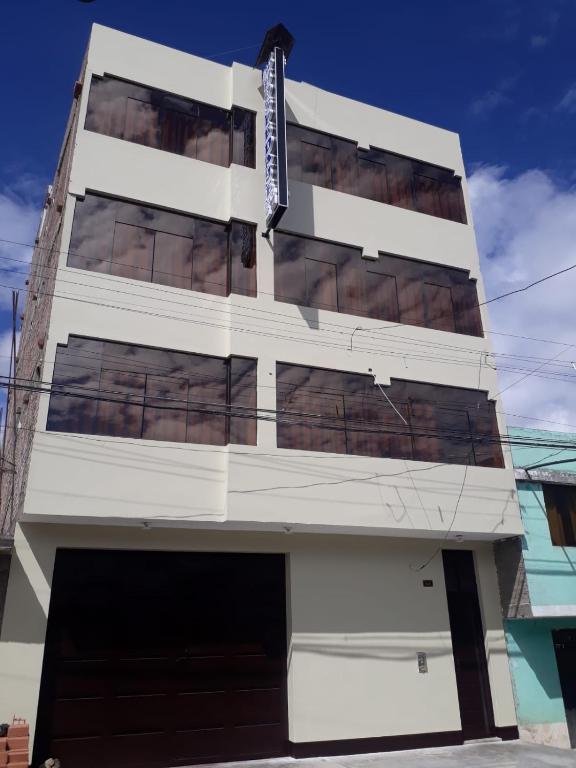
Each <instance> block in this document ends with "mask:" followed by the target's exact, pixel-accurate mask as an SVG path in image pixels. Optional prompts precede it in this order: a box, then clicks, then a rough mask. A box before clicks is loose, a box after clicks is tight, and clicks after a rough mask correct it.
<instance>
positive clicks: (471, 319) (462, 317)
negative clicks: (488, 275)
mask: <svg viewBox="0 0 576 768" xmlns="http://www.w3.org/2000/svg"><path fill="white" fill-rule="evenodd" d="M452 302H453V304H454V316H455V322H456V331H457V332H458V333H466V334H468V335H469V336H482V335H483V331H482V319H481V316H480V307H479V306H478V292H477V290H476V281H474V280H467V281H466V282H463V283H460V284H454V285H453V286H452Z"/></svg>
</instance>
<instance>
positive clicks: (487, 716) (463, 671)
mask: <svg viewBox="0 0 576 768" xmlns="http://www.w3.org/2000/svg"><path fill="white" fill-rule="evenodd" d="M442 559H443V561H444V578H445V581H446V594H447V598H448V613H449V616H450V630H451V633H452V652H453V654H454V666H455V668H456V684H457V687H458V700H459V702H460V719H461V721H462V732H463V736H464V739H482V738H486V737H489V736H493V735H494V733H495V730H494V714H493V710H492V695H491V692H490V680H489V678H488V666H487V663H486V650H485V646H484V630H483V627H482V616H481V613H480V603H479V600H478V588H477V586H476V572H475V568H474V555H473V553H472V552H469V551H466V550H444V551H443V552H442Z"/></svg>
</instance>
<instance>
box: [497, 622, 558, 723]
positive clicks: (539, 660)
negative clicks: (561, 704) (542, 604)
mask: <svg viewBox="0 0 576 768" xmlns="http://www.w3.org/2000/svg"><path fill="white" fill-rule="evenodd" d="M559 623H560V620H559V621H558V622H554V623H550V622H548V621H543V620H541V619H540V620H538V621H530V620H523V619H518V620H516V621H514V620H511V621H507V622H506V629H507V631H508V632H509V634H510V636H511V637H512V639H513V643H514V644H513V645H511V644H509V648H508V655H509V657H510V660H511V662H512V663H513V666H514V662H515V661H520V660H522V659H523V660H524V661H525V663H526V664H527V665H528V667H529V668H530V670H531V671H532V672H533V674H534V675H535V676H536V678H537V680H538V683H539V685H540V686H541V688H542V690H543V691H544V693H545V694H546V696H547V697H548V699H556V700H559V701H562V689H561V688H560V678H559V676H558V667H557V664H556V655H555V653H554V643H553V640H552V630H553V629H555V628H556V627H557V625H558V624H559ZM514 646H516V647H514ZM517 674H521V672H519V671H518V669H517V668H516V672H515V677H516V675H517ZM519 695H521V692H520V691H519ZM519 703H520V706H521V707H522V705H523V704H524V706H526V705H528V706H533V707H535V708H536V707H537V706H538V702H537V701H535V700H533V701H531V702H529V703H528V702H519Z"/></svg>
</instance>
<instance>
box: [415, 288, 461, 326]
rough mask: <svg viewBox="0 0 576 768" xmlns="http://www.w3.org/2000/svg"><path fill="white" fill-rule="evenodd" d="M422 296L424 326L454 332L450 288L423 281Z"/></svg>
mask: <svg viewBox="0 0 576 768" xmlns="http://www.w3.org/2000/svg"><path fill="white" fill-rule="evenodd" d="M423 296H424V311H425V313H426V327H427V328H436V329H437V330H439V331H450V332H452V333H454V331H455V330H456V328H455V322H454V306H453V304H452V289H451V288H448V287H447V286H444V285H434V284H432V283H424V284H423Z"/></svg>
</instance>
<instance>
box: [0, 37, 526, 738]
mask: <svg viewBox="0 0 576 768" xmlns="http://www.w3.org/2000/svg"><path fill="white" fill-rule="evenodd" d="M288 71H289V70H288ZM104 73H106V74H110V75H113V76H115V77H118V78H122V79H125V80H129V81H133V82H136V83H140V84H143V85H146V86H150V87H155V88H158V89H162V90H164V91H168V92H171V93H175V94H178V95H180V96H183V97H188V98H192V99H195V100H198V101H201V102H205V103H207V104H211V105H214V106H218V107H222V108H226V109H230V108H231V107H232V106H233V105H237V106H241V107H243V108H246V109H249V110H253V111H254V112H256V113H257V121H256V125H257V135H256V169H255V170H254V169H250V168H245V167H241V166H238V165H231V166H230V168H224V167H220V166H217V165H212V164H209V163H205V162H201V161H198V160H194V159H189V158H186V157H182V156H178V155H174V154H170V153H168V152H162V151H159V150H156V149H151V148H148V147H145V146H141V145H138V144H133V143H129V142H126V141H121V140H119V139H115V138H111V137H108V136H104V135H100V134H97V133H94V132H90V131H87V130H84V129H83V128H82V126H83V125H84V116H85V112H86V107H87V100H88V94H89V90H90V79H91V77H92V76H93V75H103V74H104ZM286 93H287V113H288V119H289V120H290V121H293V122H298V123H300V124H302V125H303V126H306V127H308V128H311V129H315V130H319V131H323V132H326V133H329V134H334V135H337V136H341V137H345V138H347V139H351V140H354V141H357V142H358V143H359V146H361V147H368V146H370V145H372V146H376V147H381V148H384V149H386V150H389V151H391V152H395V153H398V154H400V155H406V156H409V157H412V158H417V159H420V160H422V161H425V162H427V163H432V164H436V165H438V166H442V167H445V168H450V169H454V170H455V172H456V174H458V175H461V176H462V178H463V182H462V183H463V190H464V199H465V204H466V214H467V220H468V222H471V221H472V213H471V210H470V205H469V199H468V193H467V187H466V181H465V172H464V166H463V161H462V157H461V152H460V145H459V140H458V136H457V135H455V134H453V133H450V132H448V131H445V130H441V129H439V128H435V127H431V126H428V125H424V124H422V123H419V122H417V121H414V120H410V119H408V118H405V117H400V116H398V115H394V114H391V113H389V112H386V111H383V110H381V109H376V108H374V107H371V106H367V105H365V104H361V103H358V102H354V101H351V100H349V99H345V98H342V97H340V96H336V95H334V94H331V93H327V92H325V91H322V90H320V89H318V88H315V87H314V86H311V85H308V84H306V83H297V82H293V81H288V82H287V87H286ZM78 124H79V128H78V130H77V132H76V134H75V136H73V141H74V151H73V160H72V168H71V175H70V183H69V190H68V195H67V199H66V204H65V207H64V212H63V227H62V242H61V251H62V253H61V254H60V257H59V266H58V272H57V279H56V285H55V289H54V294H55V297H54V300H53V306H52V313H51V318H50V325H49V332H48V336H47V339H46V345H45V365H44V370H43V374H42V378H43V380H44V381H50V380H51V377H52V368H53V363H54V359H55V354H56V347H57V345H58V344H66V343H67V341H68V336H69V335H78V336H86V337H93V338H100V339H107V340H118V341H121V342H124V343H130V344H135V345H149V346H157V347H161V348H169V349H173V350H181V351H185V352H194V353H203V354H211V355H218V356H222V357H224V356H227V355H230V354H234V355H240V356H249V357H255V358H257V359H258V407H259V408H263V409H271V410H274V409H275V408H276V391H275V367H276V362H277V361H282V362H286V363H294V364H304V365H310V366H318V367H325V368H331V369H335V370H342V371H349V372H356V373H364V374H365V373H367V372H368V371H369V370H372V371H373V372H374V374H375V376H376V380H377V381H378V382H380V383H382V384H388V383H390V379H391V378H399V379H409V380H413V381H419V382H430V383H435V384H440V385H451V386H459V387H466V388H470V389H474V388H479V389H482V390H486V391H487V392H488V396H489V398H494V397H495V396H496V394H497V380H496V373H495V371H494V369H493V368H492V367H491V366H489V365H486V364H485V358H484V353H490V351H491V347H490V343H489V341H488V339H487V338H479V337H472V336H465V335H456V334H450V333H447V332H442V331H435V330H431V329H427V328H420V327H414V326H407V325H404V326H400V327H399V326H398V325H396V324H392V323H387V322H383V321H377V320H370V321H369V320H366V319H365V318H358V317H353V316H350V315H345V314H335V313H332V312H328V311H325V310H315V309H306V308H299V307H297V306H294V305H291V304H286V303H278V302H276V301H275V300H274V275H273V268H274V265H273V251H272V248H273V240H274V234H273V233H272V235H271V241H268V240H266V239H264V238H262V237H260V234H261V233H262V232H263V231H264V229H265V215H264V170H263V153H262V144H263V119H262V94H261V73H260V71H259V70H256V69H251V68H249V67H246V66H243V65H238V64H234V65H233V66H232V67H226V66H222V65H219V64H216V63H213V62H210V61H206V60H203V59H200V58H197V57H195V56H192V55H189V54H185V53H181V52H178V51H174V50H172V49H169V48H166V47H163V46H160V45H156V44H154V43H151V42H147V41H144V40H141V39H138V38H135V37H132V36H130V35H126V34H124V33H120V32H117V31H114V30H111V29H107V28H105V27H101V26H98V25H96V26H94V28H93V31H92V36H91V40H90V46H89V49H88V54H87V62H86V71H85V76H84V82H83V90H82V95H81V101H80V114H79V123H78ZM87 191H88V192H96V193H101V194H105V195H111V196H115V197H121V198H125V199H128V200H133V201H138V202H141V203H143V204H150V205H154V206H160V207H163V208H167V209H173V210H176V211H179V212H185V213H190V214H194V215H198V216H204V217H209V218H212V219H217V220H219V221H228V220H229V219H230V218H234V219H239V220H244V221H249V222H254V223H257V225H258V230H257V232H258V236H257V270H258V272H257V276H258V297H257V298H246V297H241V296H238V295H234V294H232V295H230V296H229V297H226V298H224V297H219V296H211V295H208V294H203V293H195V292H191V291H188V290H184V289H177V288H171V287H165V286H162V287H160V286H158V285H153V284H149V283H145V282H137V281H134V280H130V279H123V278H118V277H115V278H111V277H110V276H104V275H101V274H98V273H93V272H88V271H84V270H80V269H74V268H71V267H67V266H66V258H67V251H68V246H69V242H70V233H71V229H72V221H73V215H74V202H75V198H76V196H83V195H84V194H85V193H86V192H87ZM282 228H283V229H285V230H288V231H293V232H295V233H301V234H305V235H311V236H314V237H318V238H325V239H328V240H333V241H337V242H340V243H344V244H350V245H354V246H358V247H361V248H362V249H363V251H364V253H365V254H366V255H368V256H372V257H377V255H378V253H379V252H386V253H392V254H397V255H402V256H406V257H410V258H415V259H422V260H426V261H430V262H437V263H439V264H444V265H447V266H453V267H459V268H463V269H466V270H469V271H470V275H471V277H473V278H476V279H477V280H478V293H479V300H480V302H482V301H483V300H484V298H485V297H484V293H483V287H482V279H481V276H480V272H479V260H478V253H477V250H476V244H475V238H474V231H473V226H472V224H471V223H469V224H467V225H463V224H458V223H454V222H451V221H447V220H444V219H440V218H435V217H433V216H427V215H422V214H418V213H414V212H412V211H408V210H404V209H401V208H396V207H392V206H388V205H384V204H381V203H377V202H373V201H370V200H367V199H363V198H360V197H354V196H351V195H347V194H344V193H340V192H336V191H333V190H328V189H324V188H320V187H313V186H311V185H306V184H302V183H299V182H291V183H290V208H289V210H288V212H287V214H286V215H285V217H284V219H283V221H282ZM78 299H81V300H78ZM143 308H144V309H145V313H143V312H142V309H143ZM482 321H483V325H484V328H485V329H486V328H487V327H488V320H487V316H486V312H485V309H484V308H482ZM364 328H366V329H368V330H364ZM355 329H356V330H355ZM48 404H49V399H48V398H47V397H43V398H41V400H40V408H39V413H38V419H37V424H36V430H37V431H36V433H35V435H34V438H33V447H32V457H31V465H30V472H29V478H28V484H27V492H26V498H25V502H24V507H23V511H22V515H21V518H20V523H21V525H20V526H19V528H18V530H17V535H16V538H15V551H14V556H13V566H12V573H11V580H10V585H9V590H8V600H7V604H6V613H5V619H4V625H3V628H2V642H1V643H0V679H1V683H0V721H1V720H3V719H7V718H8V716H11V714H13V713H16V714H18V715H19V716H23V717H26V718H28V719H29V720H30V721H31V722H32V723H34V720H35V716H36V706H37V700H38V691H39V688H40V675H41V665H42V657H43V642H44V631H45V626H46V619H47V614H48V607H49V598H50V585H51V573H52V564H53V561H54V556H55V552H56V549H57V548H59V547H72V548H78V547H80V548H81V547H91V548H100V547H102V548H119V549H124V548H131V549H149V548H150V549H166V550H171V549H186V550H188V549H189V550H190V551H193V550H206V549H217V550H222V551H274V552H285V553H287V555H288V558H287V560H288V581H287V585H288V594H289V600H288V606H289V609H288V626H289V644H290V653H289V667H288V722H289V734H290V739H291V741H293V742H316V741H332V740H339V739H360V738H371V737H384V736H394V735H402V734H409V733H428V732H443V731H458V730H459V728H460V715H459V708H458V697H457V691H456V679H455V674H454V662H453V657H452V652H451V641H450V625H449V621H448V613H447V607H446V593H445V590H444V588H443V573H442V560H441V557H435V558H434V559H433V560H432V562H431V563H430V565H429V566H428V567H427V568H426V569H425V570H423V571H419V570H418V566H419V565H420V564H423V563H425V562H426V561H427V560H428V559H429V558H430V557H431V556H432V555H433V554H434V552H435V551H436V550H437V549H438V548H439V547H443V548H446V547H464V548H467V549H472V550H474V552H475V558H476V569H477V579H478V586H479V593H480V604H481V610H482V615H483V622H484V629H485V646H486V650H487V658H488V671H489V676H490V683H491V689H492V702H493V708H494V715H495V722H496V726H497V727H502V728H504V727H509V726H513V725H514V724H515V714H514V703H513V698H512V693H511V688H510V681H509V673H508V668H507V662H506V657H505V645H504V636H503V632H502V626H501V621H500V616H499V598H498V592H497V586H496V578H495V570H494V563H493V558H492V548H491V542H492V541H494V540H496V539H499V538H503V537H505V536H511V535H518V534H520V533H521V532H522V526H521V521H520V517H519V512H518V505H517V501H516V495H515V481H514V474H513V468H512V462H511V458H510V456H509V454H508V450H507V449H504V459H505V464H506V468H505V469H496V468H488V467H476V466H470V467H468V468H467V469H465V467H464V466H458V465H443V466H439V467H437V468H432V465H431V464H430V465H428V464H425V463H423V462H416V461H404V460H398V459H381V458H367V457H358V456H343V455H331V454H325V453H311V452H305V451H300V450H283V449H278V448H277V447H276V426H275V424H274V422H273V421H260V422H259V423H258V443H257V446H253V447H250V446H239V445H234V446H228V447H215V446H201V445H191V444H175V443H161V442H151V441H138V440H127V439H123V438H112V437H107V438H102V437H96V436H94V437H92V436H87V435H82V436H75V435H67V434H62V433H54V432H48V431H46V429H45V427H46V419H47V413H48ZM386 407H388V406H387V404H386V403H385V402H384V401H383V408H386ZM497 410H498V406H497ZM499 423H500V428H501V431H502V432H503V431H504V422H503V420H502V416H499ZM408 470H412V471H411V472H408ZM423 470H426V471H423ZM341 481H343V482H341ZM460 491H461V498H460V500H459V501H458V496H459V493H460ZM143 527H146V528H149V529H150V530H143ZM336 534H338V535H336ZM423 578H427V579H428V578H429V579H432V580H433V582H434V587H433V588H432V589H422V579H423ZM27 606H28V607H27ZM30 606H32V607H30ZM420 651H423V652H426V653H427V654H428V658H429V673H428V674H427V675H422V674H419V673H418V666H417V663H416V654H417V652H420Z"/></svg>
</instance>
